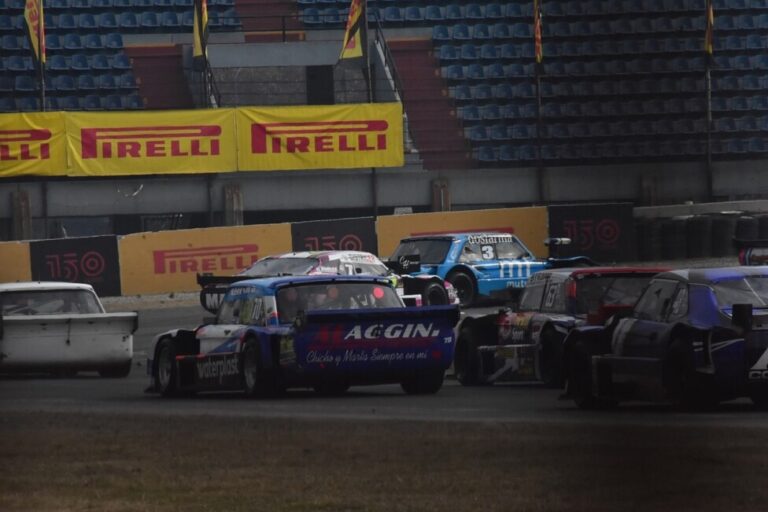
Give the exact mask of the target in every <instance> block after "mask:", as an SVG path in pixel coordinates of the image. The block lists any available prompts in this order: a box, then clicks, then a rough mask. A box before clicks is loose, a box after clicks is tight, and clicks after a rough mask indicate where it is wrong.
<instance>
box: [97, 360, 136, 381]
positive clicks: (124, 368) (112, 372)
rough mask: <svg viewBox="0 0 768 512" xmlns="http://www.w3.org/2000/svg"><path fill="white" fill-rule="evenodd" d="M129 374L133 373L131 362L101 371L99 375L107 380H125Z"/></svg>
mask: <svg viewBox="0 0 768 512" xmlns="http://www.w3.org/2000/svg"><path fill="white" fill-rule="evenodd" d="M129 373H131V361H127V362H125V363H123V364H118V365H114V366H109V367H107V368H102V369H101V370H99V375H100V376H101V377H103V378H105V379H124V378H125V377H127V376H128V374H129Z"/></svg>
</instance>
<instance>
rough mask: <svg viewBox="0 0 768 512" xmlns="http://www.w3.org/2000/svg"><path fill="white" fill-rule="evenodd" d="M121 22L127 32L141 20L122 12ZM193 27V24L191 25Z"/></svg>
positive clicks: (136, 27)
mask: <svg viewBox="0 0 768 512" xmlns="http://www.w3.org/2000/svg"><path fill="white" fill-rule="evenodd" d="M189 14H190V15H192V12H189ZM118 20H119V22H120V27H121V28H122V29H127V30H135V29H138V28H139V26H140V25H139V18H137V17H136V13H134V12H130V11H127V12H121V13H120V18H118ZM304 23H306V20H304ZM190 26H191V24H190Z"/></svg>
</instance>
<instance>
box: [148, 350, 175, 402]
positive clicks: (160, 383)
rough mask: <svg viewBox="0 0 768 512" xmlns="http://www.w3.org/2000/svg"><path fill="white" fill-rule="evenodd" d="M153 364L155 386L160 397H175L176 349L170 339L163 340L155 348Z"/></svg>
mask: <svg viewBox="0 0 768 512" xmlns="http://www.w3.org/2000/svg"><path fill="white" fill-rule="evenodd" d="M156 359H157V360H156V362H155V369H154V371H155V384H156V386H157V390H158V391H159V392H160V395H161V396H165V397H169V396H175V395H176V394H177V392H178V386H177V379H178V377H177V376H178V367H177V366H176V348H175V347H174V346H173V342H172V341H171V340H170V339H167V338H166V339H164V340H163V341H161V342H160V346H159V347H158V348H157V358H156Z"/></svg>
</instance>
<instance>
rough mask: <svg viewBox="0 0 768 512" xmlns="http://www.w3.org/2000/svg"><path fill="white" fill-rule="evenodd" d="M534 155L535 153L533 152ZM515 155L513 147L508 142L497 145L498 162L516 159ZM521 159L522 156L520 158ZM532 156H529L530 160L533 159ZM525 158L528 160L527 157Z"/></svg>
mask: <svg viewBox="0 0 768 512" xmlns="http://www.w3.org/2000/svg"><path fill="white" fill-rule="evenodd" d="M526 147H532V146H526ZM534 155H535V153H534ZM517 159H518V158H517V155H516V154H515V150H514V148H513V147H512V146H511V145H510V144H504V145H503V146H501V147H499V161H500V162H514V161H516V160H517ZM521 159H522V158H521ZM534 159H535V157H534V158H531V159H530V160H534ZM525 160H528V159H527V158H526V159H525Z"/></svg>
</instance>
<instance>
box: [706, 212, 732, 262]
mask: <svg viewBox="0 0 768 512" xmlns="http://www.w3.org/2000/svg"><path fill="white" fill-rule="evenodd" d="M737 221H738V217H737V216H736V215H734V214H730V213H721V214H719V215H715V216H714V217H712V256H714V257H716V258H717V257H723V256H731V255H735V254H736V249H735V248H734V246H733V235H734V233H735V232H736V222H737Z"/></svg>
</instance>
